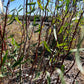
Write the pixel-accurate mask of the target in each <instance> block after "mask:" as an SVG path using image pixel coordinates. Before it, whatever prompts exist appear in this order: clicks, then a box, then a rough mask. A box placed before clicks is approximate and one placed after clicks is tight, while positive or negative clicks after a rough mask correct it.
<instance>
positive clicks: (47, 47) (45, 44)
mask: <svg viewBox="0 0 84 84" xmlns="http://www.w3.org/2000/svg"><path fill="white" fill-rule="evenodd" d="M43 43H44V47H45V48H46V49H47V51H49V52H50V53H51V50H50V48H49V46H48V45H47V43H46V41H44V42H43Z"/></svg>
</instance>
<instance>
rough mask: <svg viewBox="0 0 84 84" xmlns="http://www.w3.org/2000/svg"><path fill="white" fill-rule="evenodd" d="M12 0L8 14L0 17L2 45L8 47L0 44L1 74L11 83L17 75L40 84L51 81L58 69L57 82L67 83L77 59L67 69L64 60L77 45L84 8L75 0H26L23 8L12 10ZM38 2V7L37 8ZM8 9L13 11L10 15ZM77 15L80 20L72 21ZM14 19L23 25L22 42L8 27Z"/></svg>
mask: <svg viewBox="0 0 84 84" xmlns="http://www.w3.org/2000/svg"><path fill="white" fill-rule="evenodd" d="M13 1H14V0H8V3H7V6H6V13H5V14H3V16H2V17H1V18H2V24H1V26H2V30H1V31H2V33H3V34H2V35H3V36H2V37H1V39H2V41H1V45H3V43H2V42H3V41H6V46H7V49H5V50H3V47H2V46H0V47H1V49H0V54H1V57H0V58H1V62H0V63H1V65H0V68H1V71H0V72H1V74H0V77H7V78H8V80H9V83H10V82H11V81H12V80H13V79H15V78H16V79H17V80H18V81H17V82H20V83H24V80H25V79H28V81H31V82H36V83H38V84H40V83H44V84H45V83H48V84H50V83H51V82H52V80H51V77H52V74H53V72H54V71H57V72H56V73H58V74H59V75H57V76H56V77H57V79H55V80H56V84H57V83H59V84H60V83H61V82H62V83H63V84H65V82H66V81H64V76H66V74H67V73H68V72H69V71H70V70H71V69H72V67H73V66H74V63H75V62H73V64H72V67H71V66H69V69H68V70H66V68H65V65H64V62H65V59H66V57H68V56H69V55H70V54H72V53H73V52H74V50H72V49H73V48H76V45H77V42H78V41H77V40H78V38H79V37H80V35H79V34H80V23H81V21H82V20H83V18H82V16H83V10H82V9H81V8H80V9H78V7H77V2H76V0H73V1H70V0H56V2H54V1H53V2H51V1H50V0H47V1H46V2H44V1H41V0H40V1H39V0H37V2H34V1H33V2H31V1H30V2H28V0H24V1H26V4H23V7H22V6H21V5H20V6H19V7H18V8H17V9H13V10H10V9H8V7H9V4H10V3H13ZM78 3H79V2H78ZM54 4H55V6H54V7H53V9H52V5H54ZM36 5H38V7H39V10H37V9H36ZM50 5H51V6H50ZM8 10H9V11H10V12H11V13H12V14H8ZM20 11H23V15H22V16H20V15H19V12H20ZM37 12H39V14H37ZM48 14H49V15H48ZM78 15H79V19H74V20H73V18H74V17H77V16H78ZM31 20H33V21H32V22H31ZM38 21H39V22H38ZM46 21H47V22H46ZM14 22H17V23H19V25H20V30H21V31H20V32H19V33H21V36H20V37H21V38H20V39H17V40H19V42H18V41H17V40H15V37H18V36H17V35H16V34H14V35H13V34H10V31H9V32H7V31H6V30H7V29H6V27H7V26H9V25H11V24H13V23H14ZM37 22H38V23H37ZM31 24H32V25H31ZM18 30H19V29H18ZM16 32H18V31H16ZM8 34H9V35H8ZM15 35H16V36H15ZM80 44H81V43H80ZM78 52H79V48H78ZM78 54H79V53H78ZM78 54H77V55H78ZM73 58H74V57H73ZM77 60H78V59H77ZM74 61H75V59H74ZM10 77H11V79H10ZM18 77H19V79H20V80H19V79H18ZM59 77H60V78H59ZM38 80H40V81H38ZM74 80H75V79H74ZM60 81H61V82H60ZM73 82H74V81H73Z"/></svg>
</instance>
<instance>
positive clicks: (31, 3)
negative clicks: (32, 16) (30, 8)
mask: <svg viewBox="0 0 84 84" xmlns="http://www.w3.org/2000/svg"><path fill="white" fill-rule="evenodd" d="M35 4H36V2H30V3H27V5H35Z"/></svg>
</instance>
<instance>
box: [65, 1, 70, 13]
mask: <svg viewBox="0 0 84 84" xmlns="http://www.w3.org/2000/svg"><path fill="white" fill-rule="evenodd" d="M65 2H66V12H67V10H68V8H69V3H70V0H66V1H65Z"/></svg>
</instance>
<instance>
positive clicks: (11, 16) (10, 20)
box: [8, 13, 15, 25]
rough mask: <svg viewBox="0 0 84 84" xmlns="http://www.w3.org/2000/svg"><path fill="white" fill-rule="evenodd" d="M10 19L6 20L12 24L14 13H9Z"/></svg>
mask: <svg viewBox="0 0 84 84" xmlns="http://www.w3.org/2000/svg"><path fill="white" fill-rule="evenodd" d="M9 17H10V19H9V21H8V25H10V24H12V23H13V22H14V18H15V15H14V13H13V14H12V15H9Z"/></svg>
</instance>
